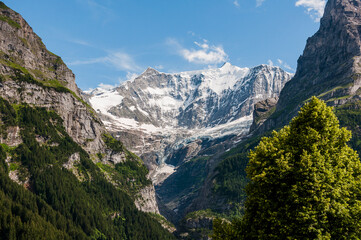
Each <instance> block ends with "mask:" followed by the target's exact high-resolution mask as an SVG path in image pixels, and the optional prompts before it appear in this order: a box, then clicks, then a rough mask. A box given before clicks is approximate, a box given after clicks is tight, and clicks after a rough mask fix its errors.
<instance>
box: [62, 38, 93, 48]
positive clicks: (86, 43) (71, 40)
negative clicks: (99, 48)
mask: <svg viewBox="0 0 361 240" xmlns="http://www.w3.org/2000/svg"><path fill="white" fill-rule="evenodd" d="M67 41H69V42H71V43H75V44H79V45H82V46H86V47H93V45H92V44H90V43H89V42H87V41H84V40H81V39H68V40H67Z"/></svg>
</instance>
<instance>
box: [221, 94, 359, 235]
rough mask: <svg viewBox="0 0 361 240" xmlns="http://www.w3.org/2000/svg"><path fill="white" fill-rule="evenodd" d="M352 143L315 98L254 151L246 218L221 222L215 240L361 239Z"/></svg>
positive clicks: (356, 169) (250, 169) (357, 177)
mask: <svg viewBox="0 0 361 240" xmlns="http://www.w3.org/2000/svg"><path fill="white" fill-rule="evenodd" d="M350 138H351V132H350V131H348V130H346V129H345V128H340V126H339V122H338V120H337V117H336V116H335V114H334V113H333V110H332V108H331V107H327V106H326V104H325V103H324V102H323V101H321V100H319V99H317V98H316V97H313V98H312V99H311V101H310V102H309V103H307V104H305V106H304V107H303V108H302V109H301V110H300V112H299V115H298V116H297V117H295V118H294V119H293V120H292V121H291V123H290V125H289V126H286V127H284V128H283V129H281V130H280V131H279V132H275V131H274V132H273V134H272V137H269V138H266V137H265V138H263V139H262V140H261V142H260V144H259V145H258V146H257V147H256V148H255V150H254V151H251V152H250V154H249V159H250V161H249V165H248V167H247V169H246V171H247V175H248V177H249V178H250V180H251V181H250V183H249V184H248V185H247V188H246V192H247V200H246V211H245V215H244V217H243V219H242V221H241V222H238V224H234V222H233V223H224V224H222V223H220V222H216V225H215V234H214V235H215V238H214V239H222V237H223V236H225V237H226V238H223V239H242V238H243V239H360V238H361V163H360V160H359V159H358V156H357V153H356V152H355V151H354V150H352V149H351V148H350V147H349V146H348V145H347V142H348V141H349V140H350Z"/></svg>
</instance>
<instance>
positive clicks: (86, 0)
mask: <svg viewBox="0 0 361 240" xmlns="http://www.w3.org/2000/svg"><path fill="white" fill-rule="evenodd" d="M77 1H78V2H80V3H82V4H84V5H85V6H86V7H87V8H88V9H89V10H90V11H91V13H92V15H93V17H95V18H97V19H101V20H102V21H103V22H104V23H106V22H109V21H111V20H112V19H113V18H114V17H115V16H116V15H115V13H114V11H113V9H112V8H110V7H107V6H104V5H103V4H100V3H98V2H97V1H95V0H77Z"/></svg>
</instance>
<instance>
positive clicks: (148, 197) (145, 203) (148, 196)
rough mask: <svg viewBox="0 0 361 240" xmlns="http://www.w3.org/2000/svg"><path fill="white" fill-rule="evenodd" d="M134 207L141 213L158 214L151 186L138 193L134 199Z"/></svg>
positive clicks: (153, 190)
mask: <svg viewBox="0 0 361 240" xmlns="http://www.w3.org/2000/svg"><path fill="white" fill-rule="evenodd" d="M135 205H136V206H137V208H138V209H140V210H141V211H143V212H152V213H157V214H159V209H158V204H157V200H156V197H155V189H154V186H153V185H151V186H147V187H145V188H143V189H141V190H140V191H139V197H138V198H136V199H135Z"/></svg>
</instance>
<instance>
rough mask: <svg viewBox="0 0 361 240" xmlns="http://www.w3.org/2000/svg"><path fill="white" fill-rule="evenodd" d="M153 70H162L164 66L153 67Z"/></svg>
mask: <svg viewBox="0 0 361 240" xmlns="http://www.w3.org/2000/svg"><path fill="white" fill-rule="evenodd" d="M155 68H156V69H159V70H162V69H164V66H163V65H157V66H155Z"/></svg>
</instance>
